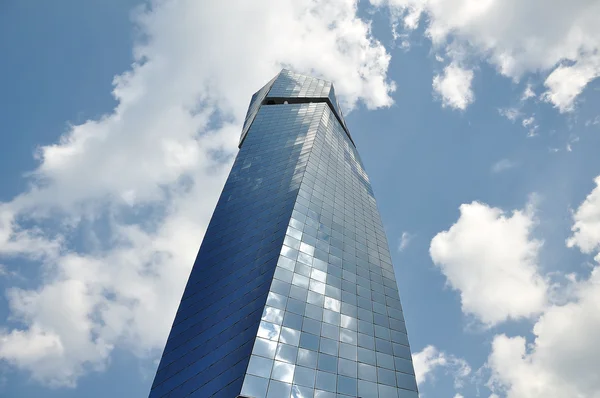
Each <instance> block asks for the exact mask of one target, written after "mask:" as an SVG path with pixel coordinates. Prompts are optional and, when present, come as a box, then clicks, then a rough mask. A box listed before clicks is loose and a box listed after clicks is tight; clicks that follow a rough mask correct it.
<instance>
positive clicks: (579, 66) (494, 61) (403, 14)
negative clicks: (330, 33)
mask: <svg viewBox="0 0 600 398" xmlns="http://www.w3.org/2000/svg"><path fill="white" fill-rule="evenodd" d="M370 1H371V3H372V4H374V5H376V6H384V5H387V6H389V7H390V8H391V9H392V11H393V12H392V15H395V16H397V20H399V21H402V23H403V25H404V27H405V28H406V29H407V30H414V29H416V27H418V26H419V22H420V21H423V22H422V23H423V24H424V25H425V29H426V35H427V36H428V37H429V38H430V39H431V41H432V43H433V45H434V46H435V47H447V46H456V45H460V46H461V47H463V48H465V49H468V52H469V54H470V55H471V58H483V59H485V60H486V61H487V62H488V63H490V64H491V65H492V66H493V67H495V68H496V69H497V70H498V72H499V73H501V74H502V75H504V76H507V77H509V78H511V79H514V80H519V79H520V78H521V77H522V76H523V75H524V74H526V73H537V72H544V73H549V76H548V77H547V79H546V81H545V83H544V84H545V87H546V91H545V93H544V94H543V98H544V99H545V100H546V101H548V102H550V103H552V104H553V105H554V106H555V107H557V108H558V109H559V110H560V111H561V112H564V111H568V110H571V109H573V106H574V102H575V99H576V98H577V96H578V95H579V94H580V93H581V92H582V90H583V89H584V88H585V87H586V86H587V85H588V83H589V82H590V81H592V80H593V79H595V78H596V77H597V76H598V74H599V73H600V62H599V61H598V59H599V58H598V55H597V54H598V52H599V50H600V24H598V20H597V15H598V14H600V3H599V2H597V1H576V2H572V1H568V0H558V1H554V2H553V3H552V7H549V6H548V3H547V2H545V1H542V0H526V1H522V0H509V1H505V0H504V1H502V0H488V1H472V0H450V1H436V0H370Z"/></svg>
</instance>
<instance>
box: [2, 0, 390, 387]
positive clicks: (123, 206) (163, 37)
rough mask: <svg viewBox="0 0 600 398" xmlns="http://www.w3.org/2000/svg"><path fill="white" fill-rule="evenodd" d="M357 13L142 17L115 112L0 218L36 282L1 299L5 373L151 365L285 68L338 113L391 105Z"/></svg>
mask: <svg viewBox="0 0 600 398" xmlns="http://www.w3.org/2000/svg"><path fill="white" fill-rule="evenodd" d="M356 11H357V10H356V1H355V0H326V1H323V2H320V3H319V4H316V3H315V2H313V1H310V0H303V1H296V0H293V1H292V0H284V1H277V2H270V1H255V2H252V3H248V2H246V1H241V0H240V1H234V2H227V3H224V2H211V3H204V2H201V3H199V2H197V1H191V0H181V1H176V0H167V1H161V2H153V3H151V5H149V6H148V7H146V8H142V9H139V10H138V11H137V13H136V17H135V22H136V25H137V29H138V31H139V33H140V36H141V37H140V40H139V41H138V42H137V43H136V45H135V48H134V49H133V54H134V56H135V62H134V64H133V66H132V67H131V69H130V70H128V71H126V72H124V73H123V74H121V75H119V76H117V77H115V79H114V90H113V95H114V97H115V99H116V100H117V103H118V105H117V106H116V107H115V109H114V110H113V111H111V112H109V113H107V114H106V115H104V116H103V117H101V118H98V119H96V120H89V121H86V122H85V123H83V124H79V125H74V126H72V127H71V128H70V129H69V130H68V131H67V132H65V134H64V135H63V136H62V137H61V139H60V140H59V141H58V142H56V143H55V144H52V145H47V146H43V147H41V148H40V149H39V151H38V153H37V157H38V160H39V166H38V167H37V169H36V170H34V171H33V173H31V175H32V181H31V182H32V184H31V189H29V190H28V191H26V192H23V193H22V194H20V195H18V196H17V197H15V198H14V199H13V200H12V201H10V202H7V203H1V204H0V256H2V257H11V258H12V259H17V260H18V259H22V258H26V259H28V260H31V261H34V262H35V263H37V264H38V265H39V266H40V272H39V274H40V275H42V280H41V281H40V283H39V285H38V286H36V287H34V288H32V287H30V286H28V287H18V286H15V287H13V288H12V289H10V290H9V291H8V298H9V305H10V310H11V315H10V317H11V318H10V319H11V321H14V323H12V324H10V325H11V326H9V327H6V328H5V329H4V330H2V331H0V359H3V360H5V361H7V362H8V363H10V364H12V365H13V366H15V367H18V368H20V369H23V370H25V371H28V372H30V373H31V375H32V377H33V378H34V379H36V380H38V381H41V382H43V383H47V384H51V385H54V386H73V385H75V383H76V382H77V379H78V377H80V376H81V375H82V374H85V373H86V372H88V371H93V370H100V369H103V368H104V367H105V366H106V364H107V362H108V360H109V358H110V356H111V353H112V351H113V350H114V349H115V348H117V347H119V348H123V349H127V350H130V351H132V352H134V353H135V354H137V355H151V354H152V353H153V352H155V350H160V349H161V348H162V346H163V344H164V341H165V339H166V336H167V333H168V330H169V328H170V325H171V323H172V320H173V317H174V315H175V310H176V308H177V304H178V301H179V298H180V297H181V293H182V291H183V288H184V285H185V281H186V279H187V275H188V274H189V270H190V268H191V266H192V263H193V260H194V256H195V255H196V252H197V249H198V246H199V243H200V241H201V239H202V236H203V234H204V230H205V228H206V225H207V223H208V220H209V217H210V214H211V212H212V209H213V208H214V205H215V203H216V200H217V197H218V194H219V192H220V189H221V188H222V186H223V183H224V179H225V177H226V174H227V172H228V169H229V167H230V164H231V161H232V158H233V155H234V154H235V151H236V143H237V139H238V137H239V134H240V129H241V123H242V121H243V118H244V114H245V110H246V107H247V105H248V102H249V100H250V96H251V94H252V93H253V92H254V91H256V90H257V89H258V88H259V87H260V86H261V85H262V84H264V83H265V82H267V81H268V80H269V79H270V78H272V77H273V76H274V75H275V74H276V73H277V72H279V70H280V69H281V68H282V67H284V66H287V67H290V68H292V69H294V70H296V71H298V72H306V73H311V74H316V75H319V76H323V77H325V78H329V79H331V80H334V81H335V84H336V90H337V93H338V95H339V96H340V99H341V102H342V104H343V106H344V107H345V108H346V109H347V110H348V109H351V108H352V107H353V106H355V105H356V104H357V102H359V101H362V102H363V103H364V104H365V105H366V106H367V107H368V108H378V107H385V106H389V105H390V104H391V103H392V99H391V97H390V93H391V92H392V91H393V89H394V84H393V82H391V81H389V80H388V78H387V76H386V73H387V68H388V64H389V60H390V57H389V55H388V54H387V52H386V50H385V48H384V47H383V46H382V45H381V44H380V43H379V42H377V41H376V40H375V39H374V38H373V37H372V35H371V32H370V26H369V24H368V23H366V22H364V21H362V20H361V19H359V18H358V17H357V15H356ZM215 37H219V40H218V41H215V40H214V38H215ZM207 60H210V62H207Z"/></svg>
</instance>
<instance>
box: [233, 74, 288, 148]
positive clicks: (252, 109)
mask: <svg viewBox="0 0 600 398" xmlns="http://www.w3.org/2000/svg"><path fill="white" fill-rule="evenodd" d="M278 76H279V75H277V76H275V77H274V78H273V79H271V81H270V82H268V83H267V84H265V85H264V86H263V87H262V88H261V89H260V90H258V91H257V92H256V93H254V95H253V96H252V99H251V100H250V105H249V106H248V112H247V113H246V118H245V119H244V126H243V127H242V135H241V136H240V145H241V143H242V141H244V138H245V137H246V134H247V133H248V130H249V129H250V126H251V125H252V122H253V121H254V118H255V117H256V114H257V113H258V110H259V109H260V105H261V104H262V101H263V100H264V99H265V96H266V95H267V93H268V92H269V90H270V89H271V85H272V84H273V82H274V81H275V80H276V79H277V77H278Z"/></svg>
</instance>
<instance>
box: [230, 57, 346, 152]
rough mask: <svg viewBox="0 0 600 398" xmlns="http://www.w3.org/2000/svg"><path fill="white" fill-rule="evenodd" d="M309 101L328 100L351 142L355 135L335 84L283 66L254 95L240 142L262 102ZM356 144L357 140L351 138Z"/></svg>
mask: <svg viewBox="0 0 600 398" xmlns="http://www.w3.org/2000/svg"><path fill="white" fill-rule="evenodd" d="M309 102H326V103H327V104H328V105H329V107H330V108H331V111H332V112H333V113H334V115H335V116H336V118H337V119H338V120H339V122H340V124H341V125H342V127H343V128H344V130H345V131H346V134H348V137H349V138H350V141H352V137H351V136H350V132H349V131H348V128H347V127H346V121H345V120H344V115H343V114H342V110H341V108H340V106H339V103H338V101H337V98H336V96H335V89H334V88H333V83H331V82H330V81H327V80H323V79H317V78H315V77H311V76H306V75H301V74H299V73H295V72H292V71H290V70H287V69H282V70H281V72H279V73H278V74H277V76H275V77H274V78H273V79H271V81H269V82H268V83H267V84H266V85H264V86H263V87H262V88H261V89H260V90H258V91H257V92H256V93H254V95H253V96H252V99H251V100H250V106H249V107H248V113H247V114H246V119H245V120H244V127H243V129H242V135H241V137H240V144H239V146H241V145H242V142H243V141H244V138H246V134H248V130H249V129H250V126H251V125H252V122H253V121H254V118H255V117H256V114H257V113H258V110H259V109H260V106H261V105H277V104H284V103H289V104H297V103H309ZM352 142H353V143H354V141H352Z"/></svg>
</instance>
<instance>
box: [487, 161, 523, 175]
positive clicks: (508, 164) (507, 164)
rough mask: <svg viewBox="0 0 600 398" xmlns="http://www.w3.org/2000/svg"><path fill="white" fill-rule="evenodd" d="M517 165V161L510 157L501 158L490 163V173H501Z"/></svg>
mask: <svg viewBox="0 0 600 398" xmlns="http://www.w3.org/2000/svg"><path fill="white" fill-rule="evenodd" d="M516 166H517V163H515V162H513V161H512V160H510V159H501V160H499V161H497V162H496V163H494V164H493V165H492V173H501V172H503V171H506V170H509V169H512V168H514V167H516Z"/></svg>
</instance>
